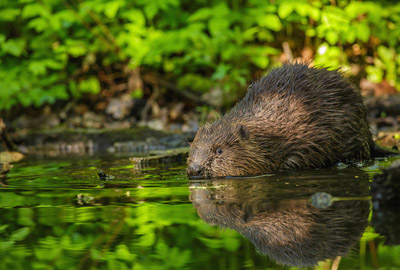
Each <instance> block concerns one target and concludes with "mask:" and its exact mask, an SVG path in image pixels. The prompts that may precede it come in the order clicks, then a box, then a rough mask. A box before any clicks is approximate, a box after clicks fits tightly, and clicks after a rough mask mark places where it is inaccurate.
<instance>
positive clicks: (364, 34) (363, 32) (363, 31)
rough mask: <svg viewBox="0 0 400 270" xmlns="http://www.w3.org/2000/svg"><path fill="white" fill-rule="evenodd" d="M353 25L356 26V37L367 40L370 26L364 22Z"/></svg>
mask: <svg viewBox="0 0 400 270" xmlns="http://www.w3.org/2000/svg"><path fill="white" fill-rule="evenodd" d="M355 26H356V32H357V37H358V38H359V39H360V40H361V41H363V42H367V41H368V40H369V37H370V35H371V32H370V27H369V26H368V25H367V24H366V23H359V24H356V25H355Z"/></svg>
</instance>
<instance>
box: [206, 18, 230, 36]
mask: <svg viewBox="0 0 400 270" xmlns="http://www.w3.org/2000/svg"><path fill="white" fill-rule="evenodd" d="M228 27H229V21H227V20H225V19H223V18H212V19H211V20H209V21H208V29H209V30H210V33H211V34H212V35H213V36H218V35H223V34H224V32H225V31H227V29H228Z"/></svg>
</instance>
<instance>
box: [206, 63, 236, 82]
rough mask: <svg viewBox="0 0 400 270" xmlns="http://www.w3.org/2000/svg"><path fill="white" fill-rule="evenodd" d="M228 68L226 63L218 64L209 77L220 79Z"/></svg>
mask: <svg viewBox="0 0 400 270" xmlns="http://www.w3.org/2000/svg"><path fill="white" fill-rule="evenodd" d="M230 69H231V67H230V66H228V65H224V64H219V65H218V67H217V69H216V70H215V71H214V73H213V75H212V76H211V79H213V80H222V79H223V78H224V77H225V75H226V74H227V73H228V71H229V70H230Z"/></svg>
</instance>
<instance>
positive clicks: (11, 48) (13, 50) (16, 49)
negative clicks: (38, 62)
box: [2, 38, 25, 56]
mask: <svg viewBox="0 0 400 270" xmlns="http://www.w3.org/2000/svg"><path fill="white" fill-rule="evenodd" d="M2 47H3V48H2V49H3V51H4V52H6V53H9V54H11V55H14V56H21V54H22V52H23V51H24V49H25V40H23V39H20V38H16V39H9V40H7V41H6V42H4V43H3V46H2Z"/></svg>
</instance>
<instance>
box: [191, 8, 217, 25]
mask: <svg viewBox="0 0 400 270" xmlns="http://www.w3.org/2000/svg"><path fill="white" fill-rule="evenodd" d="M212 15H213V12H212V10H211V9H210V8H201V9H199V10H197V11H196V12H195V13H193V14H192V15H191V16H189V18H188V19H187V20H188V21H189V22H194V21H201V20H208V19H209V18H210V17H211V16H212Z"/></svg>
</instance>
